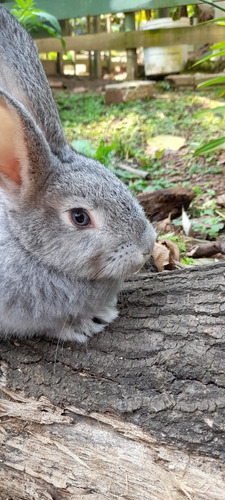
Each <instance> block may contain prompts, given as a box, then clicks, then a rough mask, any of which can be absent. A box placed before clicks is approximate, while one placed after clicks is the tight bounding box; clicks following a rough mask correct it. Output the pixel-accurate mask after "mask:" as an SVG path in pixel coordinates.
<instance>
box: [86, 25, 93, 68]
mask: <svg viewBox="0 0 225 500" xmlns="http://www.w3.org/2000/svg"><path fill="white" fill-rule="evenodd" d="M87 32H88V34H89V35H90V34H91V17H90V16H88V17H87ZM88 71H89V76H90V77H92V76H93V68H92V56H91V50H89V51H88Z"/></svg>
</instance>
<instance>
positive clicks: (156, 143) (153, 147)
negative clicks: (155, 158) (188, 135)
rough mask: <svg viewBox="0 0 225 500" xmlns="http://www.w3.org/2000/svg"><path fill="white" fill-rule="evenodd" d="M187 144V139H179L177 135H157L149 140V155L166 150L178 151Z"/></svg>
mask: <svg viewBox="0 0 225 500" xmlns="http://www.w3.org/2000/svg"><path fill="white" fill-rule="evenodd" d="M185 142H186V139H185V137H179V136H177V135H157V136H156V137H151V138H150V139H148V140H147V144H148V146H149V148H147V151H148V152H149V154H152V153H153V152H154V151H163V150H164V149H166V150H168V151H178V150H179V149H180V148H182V147H183V146H184V144H185ZM145 153H146V152H145Z"/></svg>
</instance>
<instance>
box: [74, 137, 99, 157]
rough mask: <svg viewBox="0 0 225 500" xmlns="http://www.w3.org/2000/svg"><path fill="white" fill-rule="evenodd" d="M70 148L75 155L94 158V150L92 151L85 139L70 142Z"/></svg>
mask: <svg viewBox="0 0 225 500" xmlns="http://www.w3.org/2000/svg"><path fill="white" fill-rule="evenodd" d="M72 146H73V148H74V149H75V151H77V153H81V154H83V155H85V156H89V157H90V158H94V156H95V153H96V149H93V148H92V146H91V143H90V141H87V140H86V139H79V140H76V141H73V142H72Z"/></svg>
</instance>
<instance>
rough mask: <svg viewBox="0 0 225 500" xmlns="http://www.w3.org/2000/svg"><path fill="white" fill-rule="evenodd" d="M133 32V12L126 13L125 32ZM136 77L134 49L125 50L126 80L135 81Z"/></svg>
mask: <svg viewBox="0 0 225 500" xmlns="http://www.w3.org/2000/svg"><path fill="white" fill-rule="evenodd" d="M133 30H135V12H126V14H125V31H133ZM136 75H137V53H136V49H127V80H135V78H136Z"/></svg>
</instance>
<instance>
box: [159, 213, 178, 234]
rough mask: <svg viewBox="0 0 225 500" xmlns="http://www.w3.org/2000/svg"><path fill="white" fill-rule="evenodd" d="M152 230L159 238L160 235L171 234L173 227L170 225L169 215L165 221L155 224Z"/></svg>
mask: <svg viewBox="0 0 225 500" xmlns="http://www.w3.org/2000/svg"><path fill="white" fill-rule="evenodd" d="M154 228H155V230H156V232H157V234H158V235H159V236H160V235H161V234H167V233H173V231H174V226H173V224H172V223H171V213H170V214H169V215H168V217H167V218H166V219H163V220H160V221H158V222H155V223H154Z"/></svg>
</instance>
